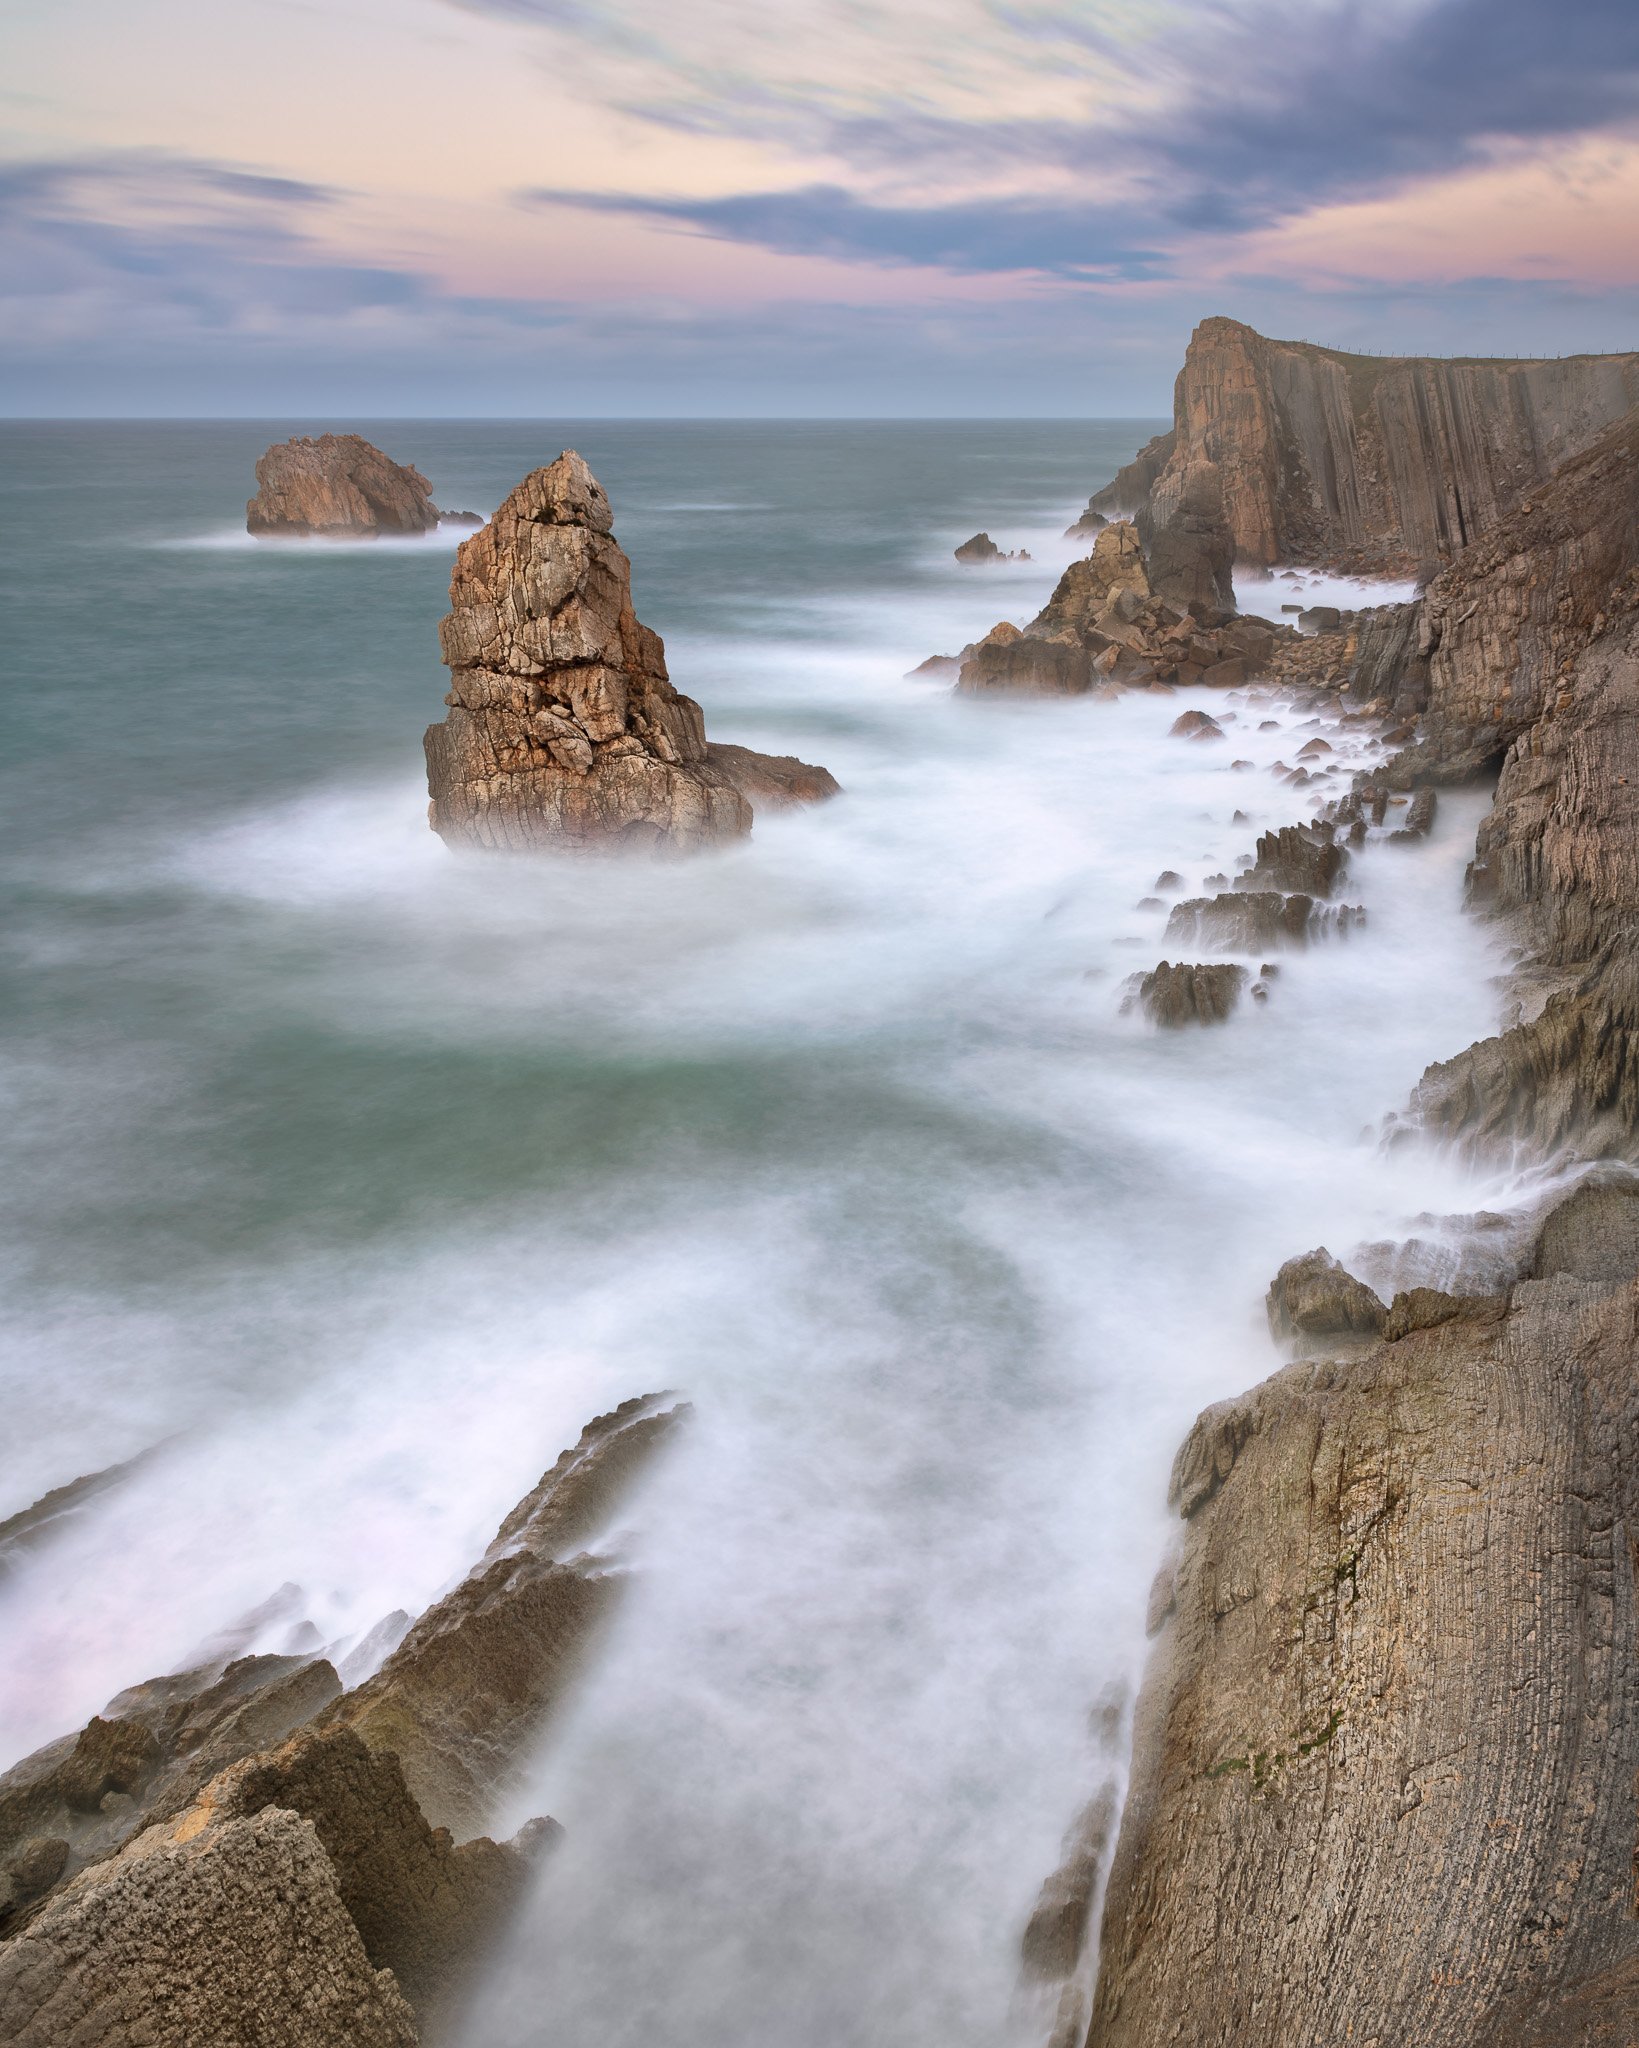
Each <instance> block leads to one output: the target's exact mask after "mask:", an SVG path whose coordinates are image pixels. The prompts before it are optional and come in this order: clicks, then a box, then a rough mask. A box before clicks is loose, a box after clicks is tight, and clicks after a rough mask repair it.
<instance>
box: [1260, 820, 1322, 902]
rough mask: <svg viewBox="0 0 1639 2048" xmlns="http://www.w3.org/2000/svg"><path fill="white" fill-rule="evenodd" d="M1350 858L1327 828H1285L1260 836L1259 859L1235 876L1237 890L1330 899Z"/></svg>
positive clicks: (1297, 826)
mask: <svg viewBox="0 0 1639 2048" xmlns="http://www.w3.org/2000/svg"><path fill="white" fill-rule="evenodd" d="M1348 864H1349V856H1348V854H1347V853H1346V852H1345V851H1344V850H1343V848H1342V847H1341V846H1339V845H1338V844H1337V842H1336V840H1335V839H1334V838H1333V836H1332V832H1331V828H1330V827H1329V826H1324V825H1282V826H1281V827H1280V829H1279V830H1278V831H1274V832H1261V833H1259V835H1258V847H1257V858H1256V859H1255V861H1254V862H1253V864H1252V866H1251V867H1249V868H1248V869H1247V870H1246V871H1245V873H1244V874H1240V875H1237V876H1236V877H1235V887H1236V888H1237V889H1247V890H1254V891H1258V892H1260V893H1262V892H1267V891H1275V892H1290V893H1295V894H1297V895H1302V896H1309V897H1325V896H1330V895H1331V893H1332V891H1333V890H1334V889H1335V888H1336V887H1337V884H1338V882H1339V881H1340V880H1341V879H1342V876H1343V874H1344V872H1345V870H1346V869H1347V867H1348Z"/></svg>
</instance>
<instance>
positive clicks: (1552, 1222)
mask: <svg viewBox="0 0 1639 2048" xmlns="http://www.w3.org/2000/svg"><path fill="white" fill-rule="evenodd" d="M1556 1273H1568V1274H1569V1275H1570V1277H1571V1278H1572V1279H1573V1280H1586V1281H1588V1282H1590V1283H1592V1284H1593V1285H1596V1286H1600V1287H1617V1286H1621V1285H1623V1284H1625V1283H1626V1282H1627V1281H1629V1280H1633V1279H1635V1278H1639V1180H1636V1179H1635V1178H1634V1176H1633V1175H1632V1174H1630V1173H1625V1172H1619V1171H1614V1170H1612V1169H1609V1168H1605V1169H1596V1170H1595V1171H1594V1172H1592V1173H1590V1174H1586V1175H1585V1176H1584V1177H1583V1178H1582V1180H1580V1181H1579V1182H1578V1183H1577V1185H1576V1187H1575V1188H1574V1189H1573V1190H1572V1192H1571V1193H1570V1194H1569V1195H1567V1196H1566V1197H1565V1199H1564V1200H1563V1201H1562V1202H1557V1203H1556V1204H1555V1205H1554V1206H1553V1208H1551V1209H1550V1210H1549V1212H1548V1214H1547V1216H1546V1217H1545V1218H1544V1220H1543V1224H1542V1227H1541V1230H1540V1231H1539V1232H1538V1235H1537V1240H1536V1243H1535V1245H1534V1246H1533V1247H1532V1252H1531V1276H1532V1278H1533V1279H1537V1280H1550V1279H1552V1278H1553V1276H1554V1275H1555V1274H1556Z"/></svg>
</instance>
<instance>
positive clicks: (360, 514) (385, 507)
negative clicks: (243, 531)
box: [245, 434, 440, 539]
mask: <svg viewBox="0 0 1639 2048" xmlns="http://www.w3.org/2000/svg"><path fill="white" fill-rule="evenodd" d="M256 484H257V490H256V495H255V497H254V498H252V499H251V501H250V503H249V504H248V505H247V506H246V507H245V525H246V526H247V527H248V528H249V530H250V531H251V532H252V533H260V534H287V535H303V534H319V535H325V534H329V535H343V534H349V535H354V536H357V537H360V538H363V539H375V538H376V537H377V536H379V535H381V534H384V533H387V534H392V533H428V532H430V531H431V530H432V528H433V527H435V526H436V525H437V524H438V521H439V516H440V515H439V511H438V508H437V506H436V505H434V503H433V501H432V486H431V484H429V483H428V481H427V479H426V478H425V477H424V476H423V475H422V474H421V472H420V470H418V469H411V468H409V467H407V466H406V465H405V464H403V463H398V462H394V461H392V460H391V459H390V458H389V457H388V456H385V455H383V454H382V452H381V450H380V449H379V448H376V447H374V446H372V445H371V443H370V442H368V441H366V440H365V439H364V438H363V437H362V436H361V435H359V434H321V435H320V436H319V438H318V439H317V440H316V441H312V440H306V439H303V438H300V437H298V438H297V439H296V440H293V441H280V442H278V443H277V444H276V445H275V446H274V447H272V448H270V449H268V451H267V453H266V454H265V455H263V456H262V458H261V460H260V461H259V462H258V463H257V465H256Z"/></svg>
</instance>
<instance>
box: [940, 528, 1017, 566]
mask: <svg viewBox="0 0 1639 2048" xmlns="http://www.w3.org/2000/svg"><path fill="white" fill-rule="evenodd" d="M956 559H957V561H959V562H1028V561H1029V559H1030V553H1029V550H1028V549H1027V548H1020V549H1018V550H1017V552H1015V553H1013V554H1008V553H1007V552H1006V550H1005V549H1002V548H999V547H997V545H996V543H995V542H994V541H993V540H992V539H991V538H990V535H989V534H988V533H976V534H975V535H974V536H973V538H972V539H971V540H965V541H963V543H962V545H961V546H960V547H959V548H958V549H957V550H956Z"/></svg>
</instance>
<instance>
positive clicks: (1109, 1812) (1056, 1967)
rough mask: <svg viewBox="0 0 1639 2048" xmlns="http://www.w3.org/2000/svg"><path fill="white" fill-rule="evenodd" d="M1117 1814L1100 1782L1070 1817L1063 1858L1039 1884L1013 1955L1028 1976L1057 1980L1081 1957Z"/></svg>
mask: <svg viewBox="0 0 1639 2048" xmlns="http://www.w3.org/2000/svg"><path fill="white" fill-rule="evenodd" d="M1120 1815H1121V1808H1120V1803H1119V1801H1118V1800H1117V1798H1116V1796H1115V1787H1114V1786H1113V1785H1106V1786H1104V1787H1103V1789H1102V1790H1101V1791H1099V1792H1098V1793H1097V1794H1095V1796H1094V1797H1093V1798H1092V1799H1091V1800H1089V1801H1088V1803H1087V1805H1086V1806H1085V1807H1083V1808H1082V1810H1081V1812H1080V1813H1079V1814H1078V1815H1077V1816H1076V1820H1075V1823H1074V1825H1073V1826H1072V1827H1071V1829H1070V1831H1069V1833H1068V1834H1067V1835H1066V1836H1065V1839H1064V1860H1063V1862H1062V1863H1061V1864H1060V1865H1059V1867H1058V1869H1057V1870H1055V1871H1054V1872H1053V1874H1052V1876H1051V1877H1049V1878H1048V1879H1047V1881H1046V1883H1045V1884H1043V1886H1042V1888H1041V1896H1040V1897H1039V1898H1038V1899H1037V1901H1036V1905H1035V1910H1034V1911H1033V1912H1032V1913H1031V1915H1030V1918H1029V1920H1028V1921H1027V1922H1026V1923H1025V1929H1024V1935H1023V1938H1022V1939H1021V1941H1020V1943H1019V1960H1020V1962H1021V1964H1022V1965H1023V1971H1024V1975H1025V1977H1026V1978H1027V1979H1028V1980H1030V1981H1033V1982H1036V1983H1048V1984H1056V1983H1060V1982H1062V1981H1063V1979H1065V1978H1066V1977H1068V1976H1070V1975H1071V1974H1072V1973H1073V1972H1074V1970H1075V1967H1076V1965H1077V1963H1079V1962H1080V1961H1081V1957H1082V1951H1083V1950H1084V1949H1085V1947H1086V1945H1087V1937H1088V1934H1089V1933H1090V1932H1091V1921H1092V1913H1093V1899H1094V1896H1095V1894H1096V1893H1097V1890H1098V1880H1099V1877H1100V1876H1101V1874H1102V1872H1103V1869H1104V1859H1105V1856H1106V1854H1107V1852H1108V1850H1109V1846H1110V1839H1111V1837H1112V1836H1113V1835H1114V1833H1115V1829H1116V1823H1117V1821H1118V1820H1119V1819H1120Z"/></svg>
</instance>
